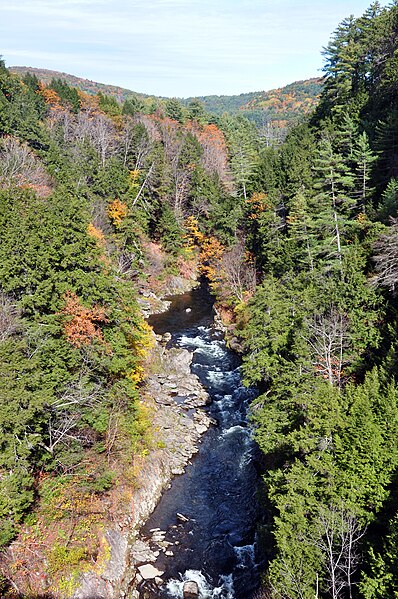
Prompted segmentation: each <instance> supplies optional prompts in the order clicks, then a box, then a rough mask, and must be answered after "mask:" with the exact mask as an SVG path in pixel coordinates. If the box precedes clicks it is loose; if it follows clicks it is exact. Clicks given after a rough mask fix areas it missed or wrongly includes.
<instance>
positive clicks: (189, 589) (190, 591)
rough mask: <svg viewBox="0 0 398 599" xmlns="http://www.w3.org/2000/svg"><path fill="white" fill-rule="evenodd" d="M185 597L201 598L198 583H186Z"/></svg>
mask: <svg viewBox="0 0 398 599" xmlns="http://www.w3.org/2000/svg"><path fill="white" fill-rule="evenodd" d="M183 597H184V599H198V597H199V587H198V583H197V582H194V581H193V580H189V581H188V582H185V583H184V588H183Z"/></svg>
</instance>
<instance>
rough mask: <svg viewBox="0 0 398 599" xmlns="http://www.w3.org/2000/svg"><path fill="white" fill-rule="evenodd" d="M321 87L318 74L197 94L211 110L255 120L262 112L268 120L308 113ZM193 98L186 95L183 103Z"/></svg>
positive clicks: (290, 118)
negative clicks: (230, 92) (264, 86)
mask: <svg viewBox="0 0 398 599" xmlns="http://www.w3.org/2000/svg"><path fill="white" fill-rule="evenodd" d="M321 91H322V80H321V79H320V78H312V79H307V80H305V81H296V82H294V83H290V84H289V85H286V86H285V87H280V88H277V89H273V90H270V91H260V92H251V93H246V94H240V95H239V96H200V97H199V98H197V99H199V100H201V102H203V104H204V106H205V108H206V110H207V111H208V112H210V113H213V114H219V115H221V114H223V113H224V112H229V113H237V112H243V113H244V114H245V116H248V117H249V118H252V120H255V121H258V120H259V117H260V115H261V114H262V113H264V112H265V113H266V114H267V116H268V117H269V118H270V120H280V119H283V120H287V121H288V122H291V120H293V119H294V117H297V116H302V115H303V114H308V113H309V112H310V111H311V110H312V109H313V108H315V106H316V105H317V103H318V99H319V96H320V93H321ZM192 100H193V98H188V99H187V100H186V102H187V103H189V102H190V101H192Z"/></svg>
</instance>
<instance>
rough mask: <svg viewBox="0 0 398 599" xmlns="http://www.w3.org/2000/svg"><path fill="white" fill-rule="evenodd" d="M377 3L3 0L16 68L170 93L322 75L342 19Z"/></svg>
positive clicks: (270, 84) (0, 25)
mask: <svg viewBox="0 0 398 599" xmlns="http://www.w3.org/2000/svg"><path fill="white" fill-rule="evenodd" d="M370 3H371V0H366V1H365V0H1V21H0V36H1V37H0V39H1V44H0V54H2V55H3V58H4V59H5V61H6V64H7V65H8V66H12V65H25V66H35V67H42V68H48V69H54V70H59V71H64V72H66V73H72V74H74V75H77V76H80V77H86V78H88V79H92V80H94V81H100V82H103V83H111V84H115V85H120V86H122V87H127V88H129V89H132V90H135V91H139V92H144V93H148V94H156V95H162V96H178V97H187V96H196V95H206V94H239V93H243V92H248V91H260V90H269V89H273V88H275V87H279V86H282V85H285V84H287V83H291V82H292V81H297V80H299V79H306V78H308V77H314V76H317V75H319V74H320V69H321V67H322V56H321V49H322V47H323V46H325V45H326V44H327V42H328V40H329V37H330V34H331V33H332V31H333V30H334V29H335V28H336V27H337V25H338V23H339V22H340V21H341V20H342V19H343V18H345V17H347V16H349V15H350V14H354V15H355V16H360V15H361V14H362V13H363V12H364V11H365V10H366V8H367V7H368V6H369V4H370Z"/></svg>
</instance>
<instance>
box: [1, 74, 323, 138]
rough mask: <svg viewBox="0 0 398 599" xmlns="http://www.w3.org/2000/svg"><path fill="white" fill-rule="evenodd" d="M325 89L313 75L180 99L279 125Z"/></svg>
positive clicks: (96, 86)
mask: <svg viewBox="0 0 398 599" xmlns="http://www.w3.org/2000/svg"><path fill="white" fill-rule="evenodd" d="M10 71H11V72H13V73H18V74H19V75H23V74H25V73H27V72H29V73H31V74H34V75H36V77H37V78H38V79H40V81H42V82H43V83H45V84H46V85H47V84H48V83H50V81H51V80H52V79H62V80H64V81H66V83H67V84H68V85H70V86H72V87H76V88H78V89H80V90H82V91H84V92H86V93H88V94H92V95H95V94H97V93H99V92H101V93H103V94H106V95H109V96H112V97H114V98H116V99H117V100H118V101H119V102H123V101H125V100H126V99H127V98H130V97H131V96H136V97H138V98H140V99H144V98H149V97H150V96H148V95H146V94H143V93H138V92H135V91H132V90H130V89H126V88H123V87H119V86H116V85H108V84H105V83H98V82H96V81H91V80H90V79H83V78H81V77H75V76H74V75H70V74H68V73H62V72H60V71H51V70H48V69H38V68H34V67H24V66H15V67H10ZM321 90H322V82H321V79H319V78H318V79H317V78H313V79H307V80H305V81H296V82H294V83H290V84H289V85H287V86H285V87H281V88H278V89H273V90H270V91H259V92H249V93H242V94H239V95H233V96H216V95H211V96H198V97H197V98H193V97H190V98H184V99H180V101H181V103H182V104H184V105H185V106H188V105H189V104H190V103H191V102H192V101H193V100H200V101H201V102H202V103H203V105H204V108H205V110H206V111H207V112H209V113H210V114H214V115H217V116H221V115H222V114H224V113H229V114H237V113H243V114H244V116H246V117H247V118H249V119H250V120H252V121H254V122H255V123H256V124H257V125H259V126H262V125H264V123H266V122H277V123H278V125H279V126H282V127H283V128H284V127H286V126H287V125H290V124H293V123H294V122H295V121H297V119H298V118H300V117H301V116H302V115H304V114H308V113H309V112H310V111H311V110H312V109H314V108H315V106H316V105H317V103H318V98H319V95H320V93H321ZM280 121H282V123H280Z"/></svg>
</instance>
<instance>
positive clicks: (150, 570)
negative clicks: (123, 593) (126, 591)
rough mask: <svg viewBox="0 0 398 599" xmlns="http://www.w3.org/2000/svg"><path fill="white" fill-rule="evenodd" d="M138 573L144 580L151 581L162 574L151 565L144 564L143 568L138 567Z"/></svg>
mask: <svg viewBox="0 0 398 599" xmlns="http://www.w3.org/2000/svg"><path fill="white" fill-rule="evenodd" d="M138 570H139V573H140V574H141V576H142V578H143V579H144V580H153V579H154V578H157V577H160V576H162V574H164V572H161V571H160V570H158V569H157V568H155V567H154V566H152V564H144V565H143V566H138Z"/></svg>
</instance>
